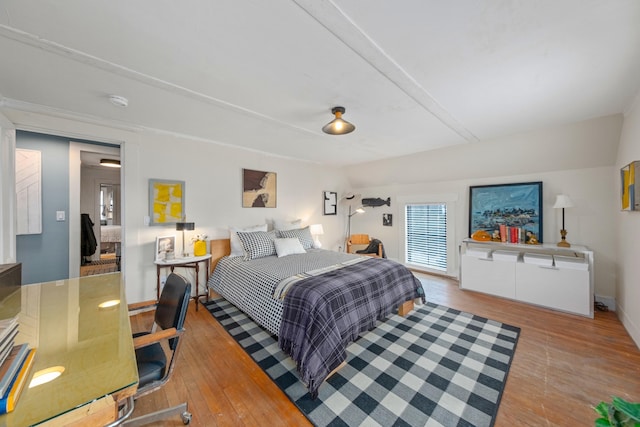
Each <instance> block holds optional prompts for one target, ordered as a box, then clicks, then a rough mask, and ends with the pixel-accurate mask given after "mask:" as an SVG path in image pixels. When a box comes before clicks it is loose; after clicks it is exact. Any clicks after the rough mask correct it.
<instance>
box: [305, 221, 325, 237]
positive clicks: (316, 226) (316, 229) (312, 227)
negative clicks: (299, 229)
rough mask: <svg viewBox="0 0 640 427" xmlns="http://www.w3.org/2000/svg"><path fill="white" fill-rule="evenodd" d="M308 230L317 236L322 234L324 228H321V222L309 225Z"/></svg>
mask: <svg viewBox="0 0 640 427" xmlns="http://www.w3.org/2000/svg"><path fill="white" fill-rule="evenodd" d="M309 232H310V233H311V235H313V236H319V235H322V234H324V229H323V228H322V224H312V225H310V226H309Z"/></svg>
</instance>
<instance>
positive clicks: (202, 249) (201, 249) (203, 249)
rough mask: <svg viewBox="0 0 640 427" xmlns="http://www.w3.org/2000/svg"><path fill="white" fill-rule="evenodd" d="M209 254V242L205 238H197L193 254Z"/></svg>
mask: <svg viewBox="0 0 640 427" xmlns="http://www.w3.org/2000/svg"><path fill="white" fill-rule="evenodd" d="M206 254H207V242H205V241H204V240H196V241H195V242H194V243H193V256H202V255H206Z"/></svg>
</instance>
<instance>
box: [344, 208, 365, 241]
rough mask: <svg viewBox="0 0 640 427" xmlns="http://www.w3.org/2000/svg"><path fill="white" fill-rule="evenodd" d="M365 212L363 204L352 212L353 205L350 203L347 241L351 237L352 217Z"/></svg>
mask: <svg viewBox="0 0 640 427" xmlns="http://www.w3.org/2000/svg"><path fill="white" fill-rule="evenodd" d="M361 213H364V209H363V208H362V206H360V207H359V208H358V209H356V210H355V212H353V213H351V205H349V215H348V216H347V239H346V241H348V240H349V239H350V238H351V217H352V216H354V215H356V214H361ZM345 250H346V246H345Z"/></svg>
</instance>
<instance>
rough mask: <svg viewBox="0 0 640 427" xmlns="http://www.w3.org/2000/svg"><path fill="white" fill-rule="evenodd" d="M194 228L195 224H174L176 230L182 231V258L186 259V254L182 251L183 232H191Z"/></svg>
mask: <svg viewBox="0 0 640 427" xmlns="http://www.w3.org/2000/svg"><path fill="white" fill-rule="evenodd" d="M195 228H196V223H195V222H176V230H177V231H182V256H183V257H186V256H187V255H188V254H187V253H186V252H185V251H184V232H185V231H186V230H188V231H193V230H195Z"/></svg>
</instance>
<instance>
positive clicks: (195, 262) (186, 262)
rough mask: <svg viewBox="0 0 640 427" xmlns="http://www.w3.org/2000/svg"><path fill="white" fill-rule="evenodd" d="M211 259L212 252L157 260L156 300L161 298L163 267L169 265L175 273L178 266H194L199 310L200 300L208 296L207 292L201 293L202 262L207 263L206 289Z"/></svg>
mask: <svg viewBox="0 0 640 427" xmlns="http://www.w3.org/2000/svg"><path fill="white" fill-rule="evenodd" d="M210 259H211V254H206V255H202V256H192V257H183V258H174V259H172V260H169V261H164V260H163V261H159V260H156V261H155V264H156V274H157V282H156V301H158V300H159V299H160V271H161V270H162V268H163V267H169V268H170V269H171V272H172V273H173V270H174V269H175V268H176V267H182V268H193V269H194V270H195V271H196V274H195V276H196V296H195V299H196V311H197V310H198V300H199V299H200V297H201V296H206V295H208V293H207V294H202V295H200V279H199V277H200V274H199V273H200V263H201V262H204V265H205V271H206V274H205V289H206V286H207V284H206V282H207V281H208V280H209V260H210Z"/></svg>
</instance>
